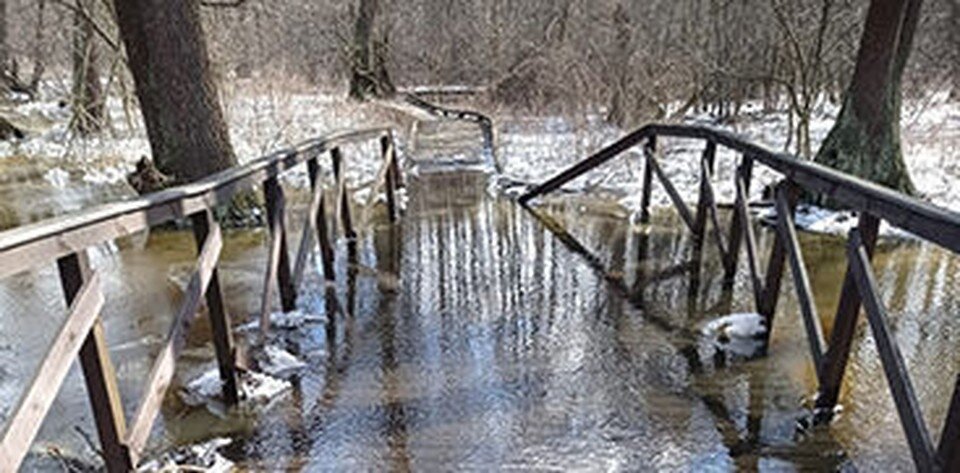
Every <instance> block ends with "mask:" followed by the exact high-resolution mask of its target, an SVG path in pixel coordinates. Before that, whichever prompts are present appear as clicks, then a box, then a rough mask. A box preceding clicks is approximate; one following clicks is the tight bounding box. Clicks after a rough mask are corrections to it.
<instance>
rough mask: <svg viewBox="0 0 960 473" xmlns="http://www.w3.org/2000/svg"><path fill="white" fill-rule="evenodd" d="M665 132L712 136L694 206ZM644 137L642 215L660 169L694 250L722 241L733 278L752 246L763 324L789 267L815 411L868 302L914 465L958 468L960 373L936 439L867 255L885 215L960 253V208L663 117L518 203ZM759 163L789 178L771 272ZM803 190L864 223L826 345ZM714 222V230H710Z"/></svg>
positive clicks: (780, 187)
mask: <svg viewBox="0 0 960 473" xmlns="http://www.w3.org/2000/svg"><path fill="white" fill-rule="evenodd" d="M661 137H663V138H687V139H699V140H703V141H705V142H706V146H705V149H704V152H703V155H702V157H701V160H700V189H699V199H698V201H697V206H696V208H695V210H693V211H691V209H690V208H689V207H688V206H687V204H686V203H685V202H684V200H683V198H682V196H681V195H680V193H679V192H678V191H677V189H676V187H675V186H674V185H673V183H672V182H671V181H670V179H669V178H668V176H667V175H666V174H665V173H664V172H663V171H662V169H661V167H660V163H659V158H658V157H657V139H658V138H661ZM640 144H644V147H643V150H644V162H645V165H644V172H643V187H642V192H643V194H642V196H641V221H644V222H647V221H649V218H650V212H649V208H650V198H651V192H652V184H653V177H654V176H656V177H657V179H658V180H659V181H660V183H661V184H662V186H663V188H664V189H665V191H666V193H667V195H668V197H669V198H670V200H671V202H672V203H673V205H674V207H675V208H676V209H677V211H678V213H679V214H680V218H681V220H682V221H683V223H684V225H685V226H686V227H688V228H689V229H690V231H691V232H692V233H693V234H694V236H695V238H694V241H695V242H696V243H695V244H696V245H697V248H696V249H695V250H696V251H697V252H699V250H700V249H701V248H702V245H703V243H704V242H705V241H706V239H707V238H708V237H711V238H712V240H713V241H714V242H715V243H716V245H717V250H718V252H719V254H720V257H721V259H722V262H723V267H724V271H725V273H726V274H725V276H726V278H727V280H728V281H732V280H733V278H734V277H735V276H736V271H737V269H738V267H739V266H738V263H737V259H738V255H739V253H740V250H741V247H742V246H745V247H746V250H747V268H748V271H749V278H750V287H751V289H752V291H751V292H752V294H753V300H754V305H755V306H756V310H757V312H758V313H759V314H761V315H762V316H763V317H764V318H765V320H766V326H767V327H770V328H772V327H773V317H774V313H775V311H776V306H777V300H778V297H779V294H780V286H781V280H782V276H783V272H784V271H785V268H786V266H788V265H789V268H790V271H791V273H792V275H793V281H794V286H795V290H796V293H797V299H798V301H799V305H800V309H801V316H802V320H803V324H804V329H805V332H806V335H807V340H808V344H809V349H810V354H811V358H812V361H813V364H814V367H815V370H816V375H817V380H818V383H819V389H818V394H817V398H816V409H817V412H818V413H821V414H826V415H823V416H822V419H826V418H828V417H829V413H831V412H832V411H833V408H834V407H835V405H836V404H837V400H838V396H839V393H840V388H841V383H842V382H843V375H844V372H845V370H846V365H847V359H848V357H849V354H850V347H851V343H852V341H853V338H854V335H855V328H856V324H857V320H858V317H859V314H860V308H861V306H862V307H863V309H864V310H865V312H866V315H867V320H868V323H869V326H870V329H871V331H872V333H873V337H874V339H875V340H876V342H877V348H878V353H879V356H880V360H881V362H882V365H883V370H884V373H885V375H886V378H887V381H888V385H889V388H890V392H891V394H892V396H893V399H894V401H895V403H896V406H897V410H898V415H899V418H900V421H901V424H902V426H903V429H904V432H905V434H906V437H907V442H908V444H909V447H910V451H911V454H912V457H913V460H914V463H915V465H916V467H917V469H918V470H919V471H923V472H928V471H960V376H958V378H957V380H956V383H955V387H954V391H953V397H952V399H951V403H950V407H949V410H948V414H947V418H946V421H945V424H944V427H943V431H942V433H941V435H940V439H939V444H938V445H937V446H936V447H935V444H934V442H933V439H932V438H931V436H930V432H929V429H928V428H927V425H926V422H925V421H924V419H923V416H922V413H921V412H920V407H919V403H918V402H917V396H916V393H915V392H914V388H913V385H912V383H911V381H910V377H909V375H908V373H907V369H906V365H905V363H904V360H903V356H902V355H901V353H900V349H899V347H898V345H897V342H896V338H895V336H894V334H893V332H892V330H891V328H890V324H889V318H888V316H887V313H886V309H885V308H884V306H883V303H882V300H881V298H880V295H879V291H878V286H877V283H876V280H875V278H874V275H873V271H872V266H871V256H872V254H873V250H874V248H875V246H876V241H877V233H878V229H879V225H880V222H881V221H887V222H888V223H890V224H892V225H894V226H896V227H899V228H902V229H904V230H907V231H909V232H911V233H913V234H914V235H917V236H918V237H920V238H922V239H924V240H927V241H929V242H932V243H936V244H939V245H941V246H943V247H945V248H947V249H949V250H950V251H952V252H954V253H960V214H958V213H956V212H953V211H949V210H946V209H942V208H939V207H935V206H933V205H930V204H928V203H925V202H921V201H919V200H917V199H914V198H911V197H908V196H905V195H902V194H899V193H897V192H894V191H891V190H889V189H886V188H883V187H880V186H877V185H875V184H872V183H869V182H866V181H864V180H861V179H858V178H855V177H853V176H850V175H846V174H843V173H840V172H837V171H835V170H832V169H829V168H826V167H823V166H820V165H817V164H815V163H811V162H808V161H801V160H799V159H796V158H794V157H792V156H789V155H784V154H778V153H774V152H772V151H769V150H767V149H765V148H762V147H760V146H757V145H755V144H751V143H748V142H746V141H744V140H742V139H740V138H738V137H736V136H734V135H732V134H730V133H726V132H722V131H716V130H711V129H708V128H704V127H695V126H666V125H652V126H647V127H644V128H641V129H640V130H637V131H635V132H633V133H631V134H629V135H627V136H626V137H624V138H623V139H621V140H619V141H617V142H616V143H614V144H612V145H610V146H608V147H606V148H604V149H603V150H601V151H599V152H598V153H596V154H594V155H593V156H591V157H589V158H587V159H585V160H583V161H582V162H580V163H578V164H576V165H575V166H573V167H571V168H570V169H567V170H566V171H564V172H562V173H560V174H559V175H557V176H556V177H554V178H552V179H550V180H548V181H546V182H545V183H543V184H541V185H538V186H536V187H534V188H533V189H531V190H530V191H529V192H528V193H526V194H525V195H523V196H522V197H521V198H520V202H521V203H522V204H524V205H527V204H528V203H529V201H531V200H532V199H534V198H536V197H539V196H541V195H544V194H546V193H549V192H552V191H554V190H557V189H559V188H560V187H562V186H563V185H564V184H565V183H567V182H569V181H571V180H573V179H576V178H577V177H579V176H581V175H583V174H585V173H587V172H589V171H591V170H593V169H595V168H597V167H598V166H600V165H602V164H604V163H606V162H608V161H610V160H611V159H613V158H615V157H617V156H620V155H621V154H622V153H624V152H625V151H627V150H629V149H631V148H633V147H634V146H637V145H640ZM718 146H724V147H726V148H728V149H731V150H733V151H736V152H738V153H740V156H741V157H740V160H739V164H738V166H737V168H736V172H735V173H734V180H735V182H734V185H735V189H736V199H735V204H734V212H733V215H732V219H731V223H730V227H729V229H727V231H726V232H724V231H723V229H722V228H721V225H720V219H719V218H718V210H717V201H716V197H715V192H714V189H713V184H712V177H713V173H714V170H715V166H716V162H715V161H716V152H717V147H718ZM757 164H760V165H764V166H767V167H769V168H771V169H773V170H774V171H776V172H778V173H779V174H781V175H782V176H783V179H782V180H781V181H780V182H779V183H778V184H777V186H776V197H775V199H776V200H775V201H776V209H777V222H776V226H775V234H776V237H775V241H774V245H773V249H772V252H771V255H770V258H769V259H768V262H767V268H766V272H765V273H762V272H761V270H760V267H759V266H760V259H759V254H758V248H757V243H756V237H755V235H754V230H753V225H752V223H751V221H750V212H749V210H748V192H749V189H750V182H751V176H752V174H753V168H754V166H755V165H757ZM801 191H806V192H808V193H810V194H814V195H819V196H825V197H828V198H829V199H830V200H831V201H832V202H835V203H838V204H839V205H842V206H844V207H846V208H849V209H851V210H854V211H856V212H857V213H858V215H859V222H858V225H857V227H856V228H855V229H853V230H852V231H851V232H850V235H849V238H848V246H847V260H848V263H847V264H848V267H847V274H846V277H845V279H844V283H843V289H842V292H841V296H840V301H839V304H838V307H837V310H836V315H835V317H834V322H833V330H832V332H831V333H830V337H829V343H828V341H827V338H826V337H825V336H824V334H823V329H822V328H821V326H820V317H819V315H818V314H817V310H816V305H815V304H814V301H813V293H812V289H811V286H810V278H809V275H808V274H807V269H806V266H805V264H804V258H803V253H802V251H801V247H800V245H799V243H798V240H797V231H796V227H795V225H794V215H795V210H796V206H797V200H798V197H799V195H800V192H801ZM708 223H709V226H710V227H711V228H712V231H711V232H710V233H709V235H708V233H707V227H708ZM945 315H946V314H945ZM951 315H953V314H951ZM769 336H770V330H768V331H767V341H769Z"/></svg>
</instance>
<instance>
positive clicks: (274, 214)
mask: <svg viewBox="0 0 960 473" xmlns="http://www.w3.org/2000/svg"><path fill="white" fill-rule="evenodd" d="M263 191H264V196H265V197H266V200H267V222H268V224H269V225H270V232H271V238H274V239H278V240H279V241H280V257H279V260H278V266H277V285H278V286H279V287H280V302H281V305H282V307H283V311H284V312H290V311H292V310H294V309H296V308H297V289H296V287H294V284H293V275H292V274H291V272H290V252H289V250H288V249H287V230H286V223H285V222H284V212H285V210H286V199H285V197H284V195H283V188H282V187H280V181H279V180H278V179H277V177H276V176H273V177H271V178H269V179H267V180H266V182H264V187H263Z"/></svg>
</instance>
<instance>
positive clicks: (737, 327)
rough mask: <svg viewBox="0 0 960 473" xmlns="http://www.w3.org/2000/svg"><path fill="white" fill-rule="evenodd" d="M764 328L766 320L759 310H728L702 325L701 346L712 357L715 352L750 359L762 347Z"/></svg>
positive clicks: (761, 351) (763, 346)
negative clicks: (723, 314) (740, 311)
mask: <svg viewBox="0 0 960 473" xmlns="http://www.w3.org/2000/svg"><path fill="white" fill-rule="evenodd" d="M767 332H768V328H767V322H766V320H765V319H764V318H763V316H762V315H760V314H757V313H752V312H747V313H737V314H730V315H726V316H723V317H720V318H717V319H714V320H711V321H710V322H708V323H707V324H706V325H704V326H703V328H702V329H701V330H700V333H701V335H702V338H701V347H702V348H703V349H704V351H707V352H708V353H707V354H708V355H713V356H714V357H716V356H717V355H718V354H719V355H724V356H725V357H727V358H733V359H752V358H755V357H757V356H759V355H761V354H762V353H763V351H764V349H765V348H766V347H765V339H766V335H767Z"/></svg>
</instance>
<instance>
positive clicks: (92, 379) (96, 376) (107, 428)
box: [57, 250, 135, 473]
mask: <svg viewBox="0 0 960 473" xmlns="http://www.w3.org/2000/svg"><path fill="white" fill-rule="evenodd" d="M57 268H58V270H59V272H60V284H61V286H62V287H63V292H64V296H65V298H66V301H67V305H68V306H69V305H70V304H72V303H73V301H74V299H75V298H76V297H77V295H78V294H79V292H80V289H82V288H83V285H84V283H85V282H86V280H87V278H89V275H90V262H89V260H88V255H87V252H86V250H83V251H81V252H78V253H73V254H71V255H68V256H64V257H62V258H60V259H58V260H57ZM80 366H81V368H82V369H83V377H84V380H85V381H86V385H87V395H88V396H89V398H90V405H91V408H92V410H93V415H94V418H95V420H96V424H97V434H98V435H99V437H100V448H101V450H102V452H103V460H104V463H105V465H106V467H107V471H109V472H111V473H115V472H127V471H133V469H134V466H135V465H134V460H133V456H132V455H131V453H130V449H128V448H127V446H126V444H125V443H124V438H125V436H126V431H127V420H126V417H125V416H124V413H123V404H122V402H121V400H120V390H119V389H118V388H117V374H116V371H115V370H114V367H113V362H112V361H111V360H110V352H109V350H108V348H107V340H106V337H105V336H104V333H103V325H102V323H101V320H100V319H99V317H98V319H97V321H96V322H95V323H94V325H93V328H92V329H91V330H90V333H88V334H87V337H86V339H85V340H84V342H83V347H82V348H81V349H80Z"/></svg>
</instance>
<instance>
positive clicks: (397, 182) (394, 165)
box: [388, 132, 406, 190]
mask: <svg viewBox="0 0 960 473" xmlns="http://www.w3.org/2000/svg"><path fill="white" fill-rule="evenodd" d="M388 136H389V139H390V149H391V152H390V158H391V160H390V169H391V170H392V171H393V183H394V187H395V189H398V190H399V189H400V188H401V187H404V186H405V185H406V184H404V180H403V172H401V171H400V161H398V160H397V140H396V138H394V136H393V132H390V134H389V135H388Z"/></svg>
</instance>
